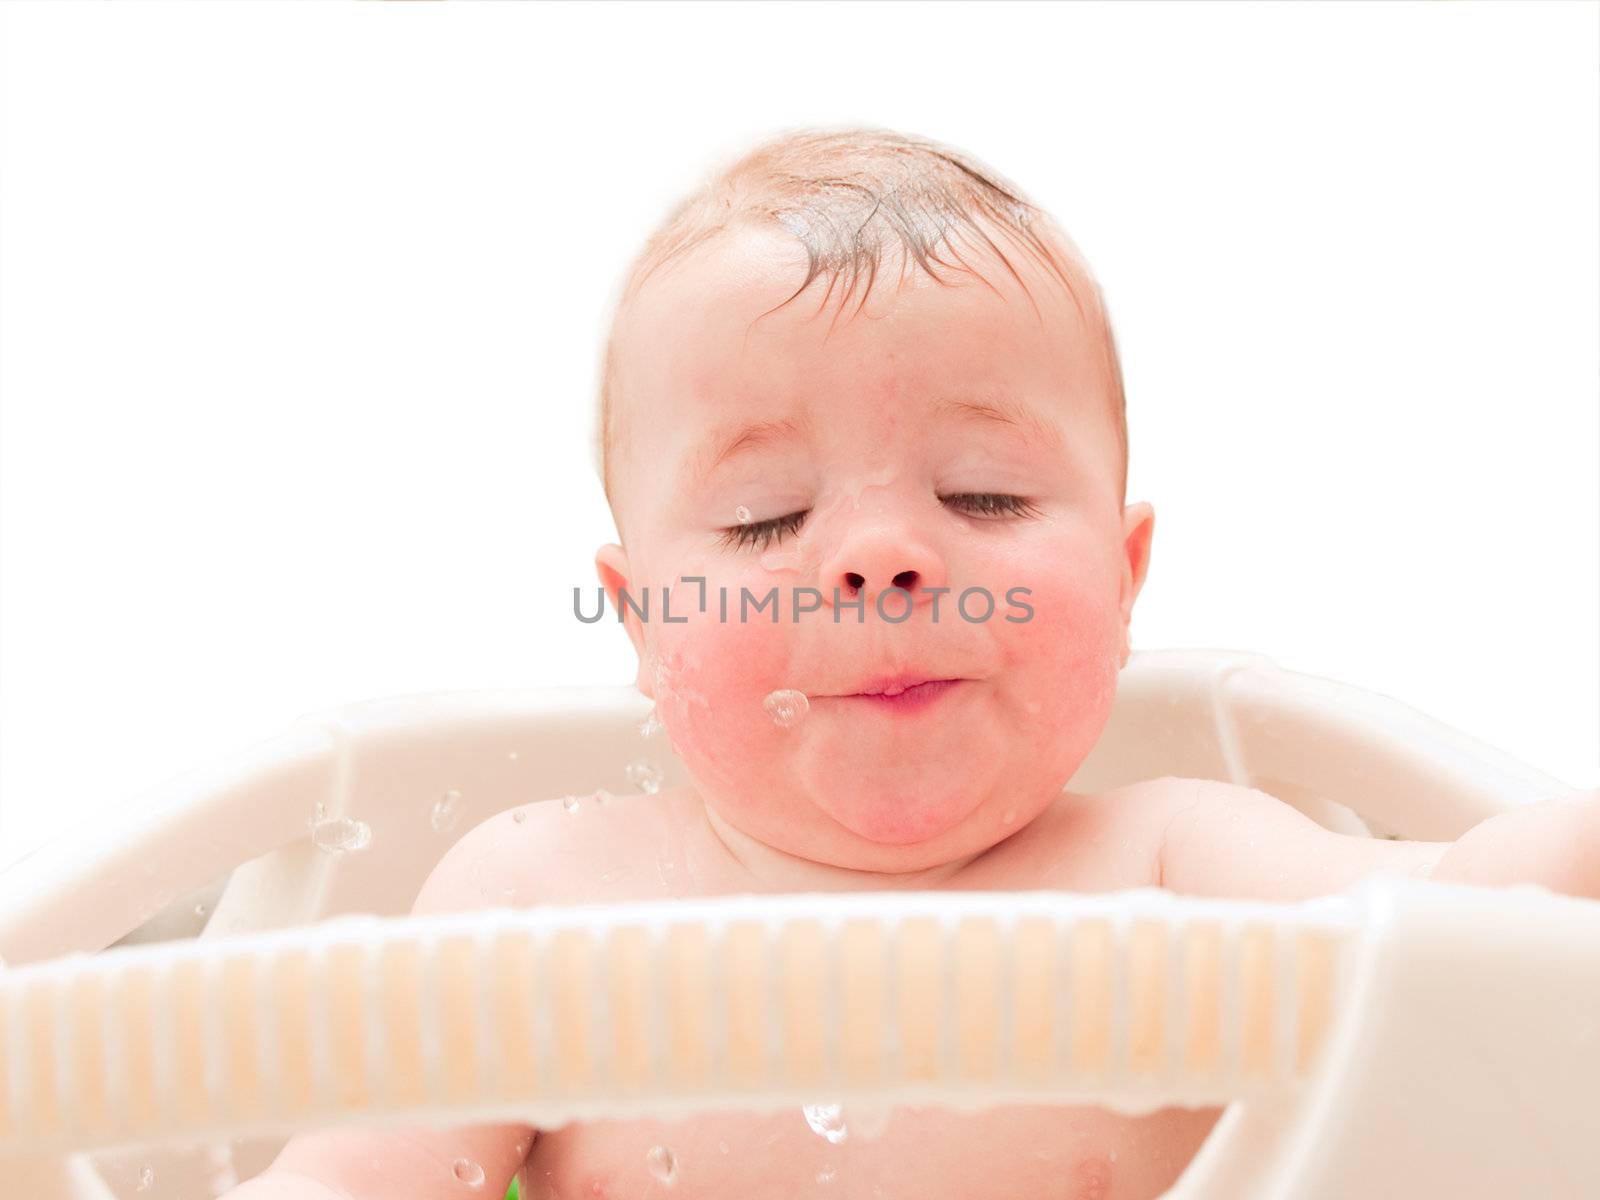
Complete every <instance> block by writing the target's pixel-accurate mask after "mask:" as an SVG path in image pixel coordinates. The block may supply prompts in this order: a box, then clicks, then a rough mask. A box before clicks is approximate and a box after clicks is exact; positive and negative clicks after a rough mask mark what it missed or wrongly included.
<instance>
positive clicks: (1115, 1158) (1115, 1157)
mask: <svg viewBox="0 0 1600 1200" xmlns="http://www.w3.org/2000/svg"><path fill="white" fill-rule="evenodd" d="M1106 1157H1108V1158H1109V1159H1110V1160H1111V1161H1112V1162H1116V1161H1117V1152H1116V1151H1115V1150H1113V1151H1112V1152H1111V1153H1110V1154H1108V1155H1107V1156H1106Z"/></svg>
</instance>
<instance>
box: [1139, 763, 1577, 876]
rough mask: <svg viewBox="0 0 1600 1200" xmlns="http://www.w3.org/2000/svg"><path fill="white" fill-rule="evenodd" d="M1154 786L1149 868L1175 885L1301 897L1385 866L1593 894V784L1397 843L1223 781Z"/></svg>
mask: <svg viewBox="0 0 1600 1200" xmlns="http://www.w3.org/2000/svg"><path fill="white" fill-rule="evenodd" d="M1154 786H1156V787H1158V788H1159V789H1160V790H1159V793H1158V795H1159V802H1160V803H1161V804H1163V805H1164V806H1165V807H1166V808H1167V810H1168V813H1169V815H1168V816H1167V817H1166V832H1165V834H1164V835H1163V837H1162V838H1161V840H1160V842H1159V844H1158V849H1157V857H1156V862H1157V867H1156V870H1157V874H1156V878H1157V880H1158V882H1159V886H1161V887H1164V888H1167V889H1169V890H1171V891H1174V892H1182V893H1186V894H1189V895H1197V896H1248V897H1255V898H1259V899H1265V900H1304V899H1309V898H1311V897H1313V896H1325V895H1329V894H1331V893H1334V892H1339V891H1343V890H1344V889H1345V888H1346V887H1348V886H1349V885H1350V884H1352V883H1354V882H1355V881H1356V880H1358V879H1360V878H1361V877H1362V876H1364V875H1368V874H1371V873H1372V872H1374V871H1378V870H1388V871H1398V872H1400V873H1402V874H1407V875H1414V876H1417V877H1419V878H1424V879H1438V880H1447V881H1449V882H1453V883H1472V884H1481V885H1485V886H1495V885H1501V884H1514V883H1534V884H1541V885H1543V886H1545V887H1548V888H1550V889H1551V890H1552V891H1558V892H1568V893H1571V894H1573V895H1577V896H1587V897H1594V898H1600V793H1595V792H1590V793H1577V794H1574V795H1573V796H1570V797H1564V798H1561V799H1553V800H1546V801H1543V802H1541V803H1538V804H1531V805H1528V806H1526V807H1523V808H1518V809H1513V810H1512V811H1511V812H1507V813H1501V814H1498V815H1497V816H1494V817H1491V818H1489V819H1488V820H1486V821H1481V822H1479V823H1478V824H1477V825H1475V826H1473V827H1472V828H1471V829H1470V830H1468V831H1467V832H1466V833H1465V834H1463V835H1462V836H1461V838H1460V839H1459V840H1457V841H1454V842H1407V841H1390V840H1388V839H1386V838H1368V837H1354V836H1351V835H1349V834H1343V833H1334V832H1332V831H1331V830H1328V829H1324V828H1323V827H1322V826H1321V825H1318V824H1317V823H1316V822H1315V821H1313V820H1311V818H1309V817H1307V816H1305V815H1304V814H1303V813H1301V812H1300V811H1299V810H1298V809H1295V808H1293V807H1291V806H1290V805H1288V804H1285V803H1284V802H1283V801H1281V800H1278V799H1275V798H1274V797H1272V796H1269V795H1267V794H1266V793H1265V792H1259V791H1256V790H1254V789H1252V788H1243V787H1238V786H1236V785H1234V784H1228V783H1217V782H1212V781H1208V780H1197V779H1164V780H1159V781H1157V783H1156V785H1154Z"/></svg>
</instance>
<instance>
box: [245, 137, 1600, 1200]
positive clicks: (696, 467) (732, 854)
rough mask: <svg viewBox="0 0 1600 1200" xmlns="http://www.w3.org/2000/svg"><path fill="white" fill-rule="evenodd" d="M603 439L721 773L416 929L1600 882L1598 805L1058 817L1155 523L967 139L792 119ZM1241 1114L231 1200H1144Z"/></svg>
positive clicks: (620, 607)
mask: <svg viewBox="0 0 1600 1200" xmlns="http://www.w3.org/2000/svg"><path fill="white" fill-rule="evenodd" d="M819 293H820V294H819ZM601 413H602V417H601V446H602V476H603V478H604V481H605V489H606V496H607V499H608V501H609V502H610V505H611V509H612V512H613V514H614V517H615V520H616V525H617V529H618V532H619V536H620V543H619V544H616V545H608V546H605V547H603V548H602V549H601V550H600V551H599V554H598V556H597V559H596V565H597V567H598V570H599V573H600V577H601V581H602V582H603V584H604V586H605V588H606V591H607V594H608V598H609V600H610V603H611V604H612V606H613V607H614V608H615V610H616V611H618V612H622V613H624V614H625V627H626V630H627V633H628V636H629V637H630V638H631V639H632V642H633V645H634V648H635V650H636V651H637V653H638V658H639V672H638V686H639V688H640V689H641V691H643V692H644V693H645V695H647V696H649V697H651V698H652V699H653V700H654V702H655V705H656V712H657V714H658V716H659V719H660V720H661V722H662V723H663V724H664V726H665V730H666V734H667V736H668V737H669V738H670V739H671V742H672V745H673V747H674V749H675V750H676V752H677V754H678V756H679V757H680V758H681V760H682V761H683V763H684V765H685V766H686V768H687V771H688V775H689V777H690V778H691V779H692V780H693V782H692V784H691V785H690V786H687V787H684V788H681V789H678V790H675V791H667V792H663V793H661V794H656V795H652V794H640V795H634V796H622V797H614V798H611V799H609V800H606V801H604V802H603V803H597V802H596V801H595V800H592V799H590V800H585V801H583V802H582V803H581V804H580V806H579V808H578V810H577V811H576V812H570V811H568V809H567V806H565V805H563V804H562V803H560V802H556V801H550V802H546V803H542V804H535V805H533V806H531V807H529V808H526V809H523V810H520V811H519V812H518V813H517V814H515V819H514V815H513V814H512V813H510V812H507V813H502V814H500V815H499V816H496V817H494V818H492V819H490V820H488V821H486V822H484V823H483V824H481V825H479V826H478V827H477V828H475V829H473V830H472V831H471V832H470V833H468V834H467V835H466V836H465V837H463V838H462V839H461V840H460V842H459V843H457V844H456V845H455V846H454V848H453V849H452V850H451V851H450V852H449V853H448V854H447V855H446V856H445V857H444V859H443V861H441V862H440V863H439V865H438V867H437V868H436V869H435V870H434V872H433V874H432V875H431V877H430V878H429V879H428V881H427V883H426V884H425V886H424V887H423V889H422V892H421V894H420V895H419V896H418V898H417V901H416V906H415V911H417V912H439V911H444V910H449V909H470V908H481V907H488V906H494V905H498V904H502V903H505V902H506V899H505V898H506V897H507V896H508V895H509V896H510V897H512V899H511V900H510V902H511V903H513V904H518V905H534V904H562V903H568V902H585V901H623V900H639V899H656V898H668V897H689V896H706V895H718V894H732V893H755V892H768V893H781V892H814V891H889V890H901V889H916V890H922V889H934V888H950V889H963V890H981V891H998V890H1035V889H1044V888H1059V889H1062V890H1065V891H1072V892H1104V891H1111V890H1118V889H1125V888H1137V887H1152V886H1157V887H1166V888H1170V889H1173V890H1174V891H1179V892H1185V893H1191V894H1198V895H1231V896H1252V897H1261V898H1267V899H1273V900H1285V901H1288V900H1297V899H1302V898H1306V897H1310V896H1315V895H1319V894H1325V893H1329V892H1334V891H1338V890H1340V889H1342V888H1344V887H1346V886H1348V885H1349V884H1351V883H1352V882H1354V881H1355V880H1356V879H1358V878H1359V877H1361V876H1362V875H1364V874H1366V873H1368V872H1371V871H1374V870H1379V869H1387V870H1391V871H1395V870H1398V871H1401V872H1406V873H1410V874H1412V875H1418V876H1430V875H1431V876H1432V877H1434V878H1450V879H1454V880H1458V881H1464V882H1479V883H1490V884H1498V883H1516V882H1535V883H1542V884H1544V885H1546V886H1548V887H1551V888H1555V889H1559V890H1566V891H1571V892H1574V893H1577V894H1580V895H1590V896H1594V895H1597V894H1600V801H1597V799H1596V798H1595V797H1593V796H1591V797H1588V798H1583V799H1569V800H1557V801H1551V802H1549V803H1547V804H1541V805H1536V806H1533V807H1532V808H1528V809H1524V810H1520V811H1518V812H1516V813H1514V814H1509V815H1506V816H1502V817H1496V818H1494V819H1493V820H1490V821H1486V822H1484V823H1483V824H1481V825H1479V826H1477V827H1476V828H1474V829H1473V830H1472V831H1471V832H1470V833H1469V834H1467V835H1466V836H1465V837H1464V838H1463V839H1462V840H1461V841H1460V842H1457V843H1443V842H1405V841H1389V840H1383V839H1370V838H1357V837H1350V836H1346V835H1341V834H1334V833H1330V832H1328V831H1326V830H1324V829H1323V828H1322V827H1321V826H1319V825H1317V824H1316V823H1314V822H1313V821H1311V820H1309V819H1308V818H1306V817H1304V816H1302V815H1301V814H1300V813H1299V812H1298V811H1297V810H1295V809H1293V808H1291V807H1289V806H1288V805H1286V804H1284V803H1282V802H1280V801H1278V800H1275V799H1274V798H1272V797H1270V796H1268V795H1265V794H1263V793H1261V792H1258V791H1252V790H1249V789H1245V788H1239V787H1233V786H1229V785H1225V784H1216V783H1205V782H1200V781H1196V780H1183V779H1173V778H1163V779H1158V780H1154V781H1149V782H1144V783H1139V784H1135V785H1131V786H1127V787H1120V788H1117V789H1115V790H1112V791H1108V792H1104V793H1101V794H1089V793H1075V792H1071V791H1067V790H1065V788H1064V786H1063V784H1064V782H1065V781H1067V780H1070V779H1071V778H1072V776H1073V775H1074V773H1075V772H1076V771H1077V769H1078V766H1079V764H1080V763H1082V762H1083V760H1084V758H1085V757H1086V756H1087V755H1088V753H1089V751H1090V750H1091V749H1092V748H1093V746H1094V745H1095V742H1096V739H1097V738H1098V737H1099V736H1100V733H1101V730H1102V729H1103V728H1104V726H1105V724H1106V720H1107V717H1108V715H1109V714H1110V712H1111V708H1112V701H1113V699H1114V697H1115V694H1116V686H1117V676H1118V672H1119V670H1120V669H1121V668H1122V666H1123V665H1125V664H1126V662H1127V660H1128V655H1129V633H1128V630H1129V621H1130V617H1131V614H1132V611H1133V605H1134V601H1135V599H1136V598H1137V597H1138V595H1139V591H1140V588H1141V587H1142V585H1143V583H1144V579H1145V573H1146V569H1147V567H1148V565H1149V559H1150V542H1151V533H1152V529H1153V525H1154V513H1153V511H1152V509H1151V507H1150V505H1149V504H1145V503H1138V504H1132V505H1129V504H1126V503H1125V488H1126V471H1127V431H1126V425H1125V421H1124V411H1123V395H1122V383H1121V373H1120V368H1119V366H1118V361H1117V355H1116V351H1115V347H1114V344H1113V341H1112V335H1111V329H1110V326H1109V323H1108V319H1107V315H1106V310H1105V306H1104V303H1103V300H1102V297H1101V294H1100V291H1099V288H1098V287H1097V285H1096V284H1095V282H1094V280H1093V278H1092V276H1091V275H1090V273H1089V271H1088V269H1087V267H1086V266H1085V265H1084V263H1083V261H1082V258H1081V256H1080V255H1079V254H1078V252H1077V250H1076V248H1075V247H1074V246H1073V245H1072V243H1071V242H1070V241H1069V240H1068V238H1067V237H1066V236H1065V235H1064V234H1063V233H1062V232H1061V231H1060V230H1059V229H1058V228H1057V227H1056V226H1055V225H1054V224H1053V223H1052V222H1051V221H1050V219H1049V218H1048V217H1047V216H1046V215H1045V214H1044V213H1043V212H1041V211H1040V210H1039V209H1038V208H1036V207H1034V206H1033V205H1032V204H1030V203H1029V202H1028V201H1026V200H1025V199H1023V198H1022V197H1021V195H1020V194H1019V192H1018V190H1017V189H1016V188H1014V187H1013V186H1011V185H1009V184H1008V183H1006V182H1004V181H1003V180H1002V179H1000V178H999V177H998V176H996V174H995V173H994V172H992V171H990V170H989V169H987V168H986V167H984V166H982V165H981V164H979V163H977V162H975V161H974V160H973V159H971V158H970V157H968V156H966V155H964V154H962V153H960V152H959V151H956V150H953V149H951V148H949V147H945V146H941V145H937V144H935V143H932V142H929V141H927V140H925V139H922V138H917V137H910V136H903V135H899V134H895V133H891V132H888V131H884V130H875V129H865V130H863V129H855V130H844V131H805V132H800V133H789V134H785V135H782V136H779V137H776V138H773V139H771V140H769V141H768V142H766V143H764V144H763V145H761V146H759V147H757V148H756V149H755V150H754V151H752V152H751V153H749V154H747V155H746V156H745V157H744V158H742V159H741V160H739V161H738V162H737V163H735V164H733V165H732V166H730V167H729V168H727V169H726V170H725V171H723V172H721V174H720V175H719V176H718V178H717V179H716V180H714V181H713V183H712V184H710V185H709V186H708V187H706V188H705V189H703V190H702V191H701V192H699V193H698V194H696V195H695V196H693V197H692V198H691V199H690V200H689V201H688V202H686V203H685V204H683V205H682V206H681V207H679V208H678V209H677V210H676V211H675V212H674V213H673V214H672V216H671V217H670V219H669V221H668V223H667V225H666V227H665V228H664V229H663V230H662V231H660V232H659V233H658V234H657V235H656V236H655V237H654V238H652V239H651V240H650V242H649V243H648V244H647V245H646V247H645V249H644V253H643V255H642V256H641V259H640V261H639V262H638V264H637V265H636V266H635V268H634V270H633V272H632V274H631V275H630V276H629V278H628V280H627V282H626V286H625V287H624V289H623V291H622V293H621V299H620V302H619V304H618V306H617V310H616V315H615V319H614V322H613V330H612V336H611V339H610V343H609V345H608V348H607V352H606V356H605V364H604V382H603V388H602V404H601ZM774 589H776V603H775V604H774V602H773V600H772V598H771V595H770V594H771V593H773V591H774ZM663 593H668V595H667V596H666V597H665V598H666V600H667V601H668V606H667V607H666V608H665V609H664V608H663V599H664V597H663ZM647 595H648V602H647V601H646V596H647ZM630 600H631V603H629V601H630ZM763 602H764V603H763ZM758 604H760V605H761V606H760V607H757V605H758ZM1220 1112H1221V1110H1220V1109H1216V1108H1206V1109H1186V1108H1178V1107H1173V1108H1167V1109H1163V1110H1160V1111H1157V1112H1154V1113H1151V1114H1148V1115H1145V1116H1141V1117H1126V1116H1118V1115H1115V1114H1113V1113H1111V1112H1109V1111H1106V1110H1102V1109H1098V1108H1093V1107H1080V1108H1074V1107H1062V1106H1050V1105H1032V1106H1015V1105H1013V1106H1003V1107H997V1108H993V1109H991V1110H988V1111H985V1112H980V1113H958V1112H955V1111H953V1110H946V1109H941V1108H936V1107H919V1106H914V1105H905V1106H900V1107H896V1108H894V1109H893V1110H891V1111H890V1112H889V1113H888V1114H887V1116H888V1119H887V1123H885V1122H884V1120H883V1116H884V1114H881V1113H880V1114H877V1116H876V1118H875V1119H873V1120H871V1121H870V1122H869V1123H870V1124H871V1125H875V1126H876V1127H877V1128H875V1129H868V1128H867V1127H866V1126H865V1125H864V1124H863V1123H862V1118H860V1117H858V1118H856V1119H857V1125H856V1126H855V1127H854V1131H853V1133H852V1128H851V1126H850V1121H851V1120H852V1115H851V1113H850V1111H849V1110H848V1109H847V1110H846V1112H845V1114H844V1121H845V1135H846V1136H845V1137H844V1138H843V1139H840V1138H839V1137H838V1130H836V1129H831V1128H827V1127H826V1126H825V1125H824V1128H822V1129H821V1131H820V1133H819V1131H816V1130H814V1128H813V1125H814V1124H816V1123H818V1122H819V1121H820V1118H818V1117H817V1116H816V1114H812V1120H810V1121H808V1119H807V1118H806V1116H805V1115H804V1114H803V1113H802V1112H801V1111H800V1110H798V1109H797V1110H795V1111H793V1112H785V1113H778V1114H775V1115H764V1116H755V1115H740V1114H737V1113H732V1112H707V1113H705V1114H704V1115H703V1117H702V1118H697V1119H694V1120H689V1121H681V1122H671V1123H667V1122H660V1121H645V1120H641V1121H589V1122H575V1123H573V1124H570V1125H567V1126H564V1127H562V1128H559V1129H554V1130H546V1131H543V1132H539V1131H535V1130H534V1129H532V1128H531V1127H529V1126H527V1125H522V1124H514V1123H513V1124H501V1125H487V1126H465V1127H456V1128H446V1129H410V1130H404V1131H400V1130H363V1129H360V1128H355V1127H349V1128H341V1129H335V1130H328V1131H322V1132H318V1133H315V1134H307V1135H302V1136H299V1137H296V1138H294V1139H293V1140H291V1141H290V1142H289V1143H288V1145H287V1146H285V1148H284V1149H283V1151H282V1153H281V1154H280V1155H279V1156H278V1158H277V1160H276V1161H275V1162H274V1163H273V1164H272V1166H271V1167H270V1168H269V1169H268V1170H267V1171H266V1172H264V1173H263V1174H262V1175H260V1176H258V1177H257V1178H256V1179H253V1180H251V1181H249V1182H248V1183H246V1184H245V1185H243V1186H242V1187H240V1188H239V1189H237V1190H236V1191H235V1192H234V1193H232V1196H234V1197H236V1198H237V1200H272V1198H274V1197H278V1198H282V1200H290V1198H292V1197H301V1198H304V1200H313V1198H323V1200H331V1198H333V1197H355V1198H362V1197H372V1198H373V1200H380V1198H381V1200H411V1198H415V1200H444V1198H447V1197H457V1196H460V1197H466V1196H469V1195H477V1196H486V1197H491V1198H498V1197H499V1196H501V1195H502V1194H503V1193H504V1192H505V1190H506V1187H507V1184H508V1183H509V1181H510V1179H511V1177H512V1175H513V1174H514V1173H518V1172H520V1175H519V1179H520V1182H521V1188H522V1196H523V1197H524V1198H526V1200H547V1198H556V1197H559V1198H561V1200H580V1198H582V1200H590V1198H593V1197H625V1198H629V1200H632V1198H635V1197H656V1196H665V1195H668V1194H673V1195H680V1196H686V1197H692V1198H693V1200H723V1198H724V1197H731V1198H734V1200H766V1198H768V1197H772V1198H774V1200H775V1198H777V1197H789V1196H811V1195H816V1196H837V1197H849V1198H868V1197H885V1198H892V1200H902V1198H904V1200H986V1198H989V1197H993V1198H996V1200H1037V1198H1041V1197H1062V1198H1065V1197H1081V1198H1084V1200H1091V1198H1093V1200H1112V1198H1115V1200H1135V1198H1137V1197H1153V1196H1157V1195H1159V1194H1160V1193H1161V1192H1163V1191H1164V1190H1165V1189H1167V1188H1168V1187H1169V1186H1170V1185H1171V1184H1172V1183H1173V1182H1174V1180H1176V1178H1177V1177H1178V1175H1179V1174H1180V1173H1181V1172H1182V1170H1183V1168H1184V1167H1185V1165H1186V1164H1187V1163H1188V1161H1189V1159H1190V1158H1191V1156H1192V1155H1193V1154H1194V1152H1195V1151H1196V1149H1197V1148H1198V1147H1199V1145H1200V1143H1201V1142H1202V1141H1203V1140H1204V1139H1205V1137H1206V1135H1207V1134H1208V1133H1209V1132H1210V1130H1211V1127H1212V1125H1213V1124H1214V1122H1215V1121H1216V1119H1217V1117H1218V1116H1219V1115H1220ZM462 1159H465V1160H469V1162H470V1163H471V1164H475V1167H473V1168H472V1169H470V1171H469V1174H470V1175H471V1177H472V1178H474V1179H476V1174H477V1170H479V1169H481V1172H482V1180H481V1183H479V1184H478V1186H477V1187H470V1186H468V1185H467V1184H464V1183H462V1182H459V1180H458V1176H457V1175H455V1174H454V1173H453V1167H454V1165H455V1164H457V1163H458V1161H459V1160H462Z"/></svg>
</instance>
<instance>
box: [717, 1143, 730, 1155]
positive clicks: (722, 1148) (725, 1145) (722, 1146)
mask: <svg viewBox="0 0 1600 1200" xmlns="http://www.w3.org/2000/svg"><path fill="white" fill-rule="evenodd" d="M717 1149H718V1150H720V1151H722V1153H724V1154H726V1153H727V1152H728V1143H727V1142H718V1143H717Z"/></svg>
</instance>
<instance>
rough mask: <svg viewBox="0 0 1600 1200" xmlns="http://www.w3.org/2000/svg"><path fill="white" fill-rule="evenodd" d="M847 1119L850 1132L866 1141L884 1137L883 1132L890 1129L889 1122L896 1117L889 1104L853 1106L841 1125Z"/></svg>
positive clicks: (841, 1121) (841, 1119) (843, 1115)
mask: <svg viewBox="0 0 1600 1200" xmlns="http://www.w3.org/2000/svg"><path fill="white" fill-rule="evenodd" d="M845 1117H848V1118H849V1121H850V1132H851V1133H853V1134H855V1135H856V1137H858V1138H862V1139H864V1140H866V1141H871V1140H872V1139H874V1138H880V1137H882V1136H883V1131H884V1130H886V1129H888V1128H889V1121H890V1120H891V1119H892V1118H893V1117H894V1109H893V1108H892V1107H890V1106H889V1105H887V1104H882V1105H877V1104H874V1105H861V1106H859V1107H858V1106H857V1105H854V1104H852V1105H851V1106H850V1109H849V1112H848V1113H846V1114H842V1115H841V1117H840V1123H841V1125H842V1124H843V1122H844V1120H845Z"/></svg>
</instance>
